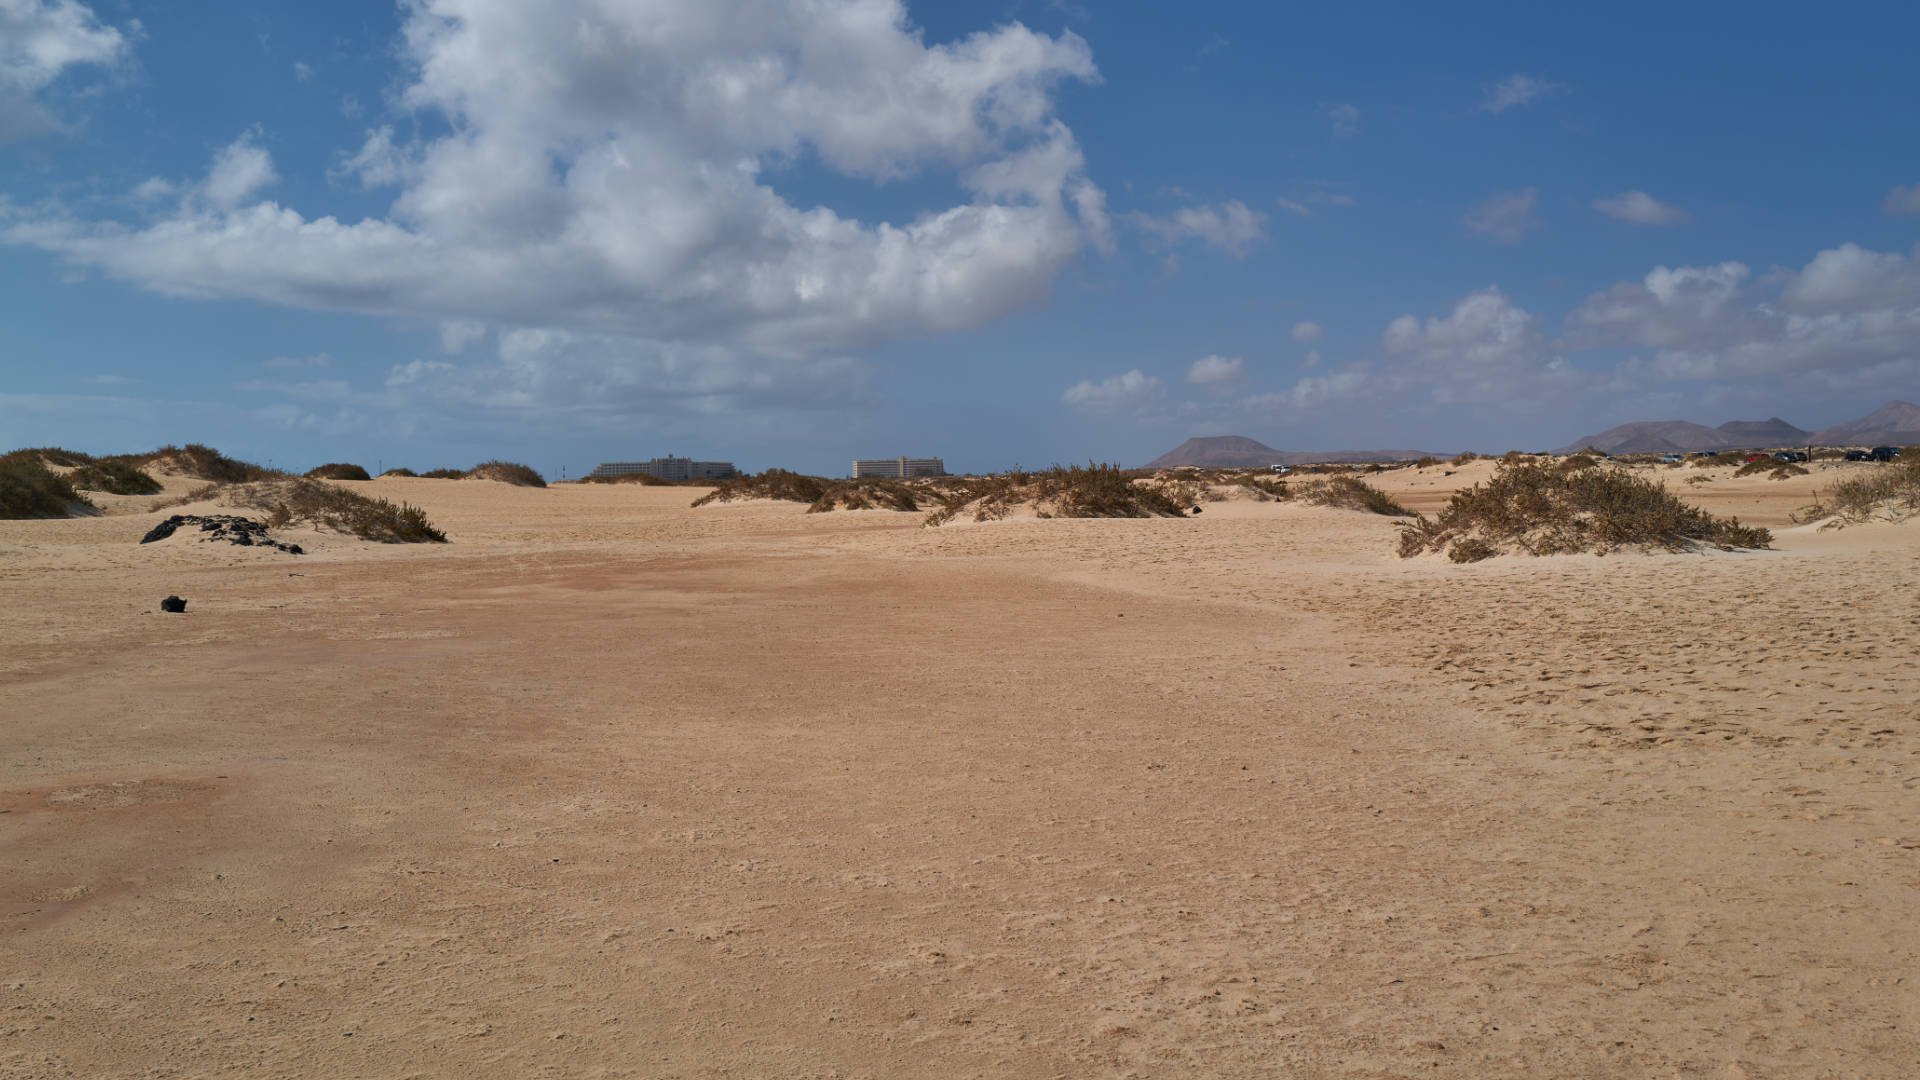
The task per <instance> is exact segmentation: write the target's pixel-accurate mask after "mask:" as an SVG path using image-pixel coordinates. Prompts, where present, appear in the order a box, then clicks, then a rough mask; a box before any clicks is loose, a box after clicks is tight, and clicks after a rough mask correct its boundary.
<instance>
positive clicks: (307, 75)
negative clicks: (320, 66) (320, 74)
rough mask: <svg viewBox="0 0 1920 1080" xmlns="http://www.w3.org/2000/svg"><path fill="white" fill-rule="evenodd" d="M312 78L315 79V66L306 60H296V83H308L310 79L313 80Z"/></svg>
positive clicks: (294, 74)
mask: <svg viewBox="0 0 1920 1080" xmlns="http://www.w3.org/2000/svg"><path fill="white" fill-rule="evenodd" d="M311 78H313V65H312V64H309V63H307V62H306V61H304V60H295V61H294V62H293V79H294V81H295V82H306V81H307V80H308V79H311Z"/></svg>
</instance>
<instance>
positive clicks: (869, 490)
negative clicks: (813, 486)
mask: <svg viewBox="0 0 1920 1080" xmlns="http://www.w3.org/2000/svg"><path fill="white" fill-rule="evenodd" d="M918 509H920V500H919V498H918V496H917V495H916V494H915V492H914V490H913V488H912V487H910V486H908V485H906V484H903V483H901V482H900V481H898V480H885V479H880V478H877V477H861V478H860V479H857V480H847V481H845V482H842V483H837V484H833V485H831V486H830V487H828V488H827V490H826V491H824V492H822V493H821V494H820V497H819V498H817V499H815V500H813V505H812V506H809V507H807V513H809V514H824V513H826V512H828V511H830V510H918Z"/></svg>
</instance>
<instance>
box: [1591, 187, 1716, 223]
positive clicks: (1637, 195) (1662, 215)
mask: <svg viewBox="0 0 1920 1080" xmlns="http://www.w3.org/2000/svg"><path fill="white" fill-rule="evenodd" d="M1593 208H1594V209H1595V210H1598V211H1600V212H1601V213H1603V214H1605V215H1607V216H1608V217H1610V218H1613V219H1615V220H1616V221H1624V222H1627V223H1628V224H1630V225H1679V224H1682V223H1683V222H1687V221H1691V220H1693V215H1691V214H1689V213H1687V212H1686V211H1685V210H1682V209H1680V208H1679V207H1677V206H1668V205H1667V204H1666V203H1663V202H1661V201H1660V200H1658V199H1656V198H1654V197H1653V196H1651V195H1649V194H1647V193H1646V192H1644V191H1623V192H1621V193H1620V194H1618V195H1615V196H1613V197H1611V198H1606V199H1595V200H1593Z"/></svg>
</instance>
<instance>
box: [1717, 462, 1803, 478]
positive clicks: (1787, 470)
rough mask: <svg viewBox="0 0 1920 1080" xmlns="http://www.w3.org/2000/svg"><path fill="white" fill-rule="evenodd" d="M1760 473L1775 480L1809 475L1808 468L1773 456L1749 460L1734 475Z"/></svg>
mask: <svg viewBox="0 0 1920 1080" xmlns="http://www.w3.org/2000/svg"><path fill="white" fill-rule="evenodd" d="M1759 473H1766V474H1767V475H1768V476H1769V477H1771V478H1772V479H1774V480H1785V479H1786V478H1787V477H1789V476H1805V475H1807V470H1806V469H1804V468H1802V467H1800V466H1798V465H1795V464H1793V463H1792V462H1790V461H1775V460H1773V459H1772V458H1762V459H1761V460H1759V461H1749V462H1747V463H1746V464H1745V465H1742V466H1740V469H1739V471H1738V472H1735V473H1734V474H1733V475H1734V476H1735V477H1741V476H1755V475H1757V474H1759Z"/></svg>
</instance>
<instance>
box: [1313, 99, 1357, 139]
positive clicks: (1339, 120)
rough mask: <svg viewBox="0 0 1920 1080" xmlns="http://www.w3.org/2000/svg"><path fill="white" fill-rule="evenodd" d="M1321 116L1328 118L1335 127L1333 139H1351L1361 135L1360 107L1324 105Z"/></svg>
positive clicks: (1321, 108) (1328, 121)
mask: <svg viewBox="0 0 1920 1080" xmlns="http://www.w3.org/2000/svg"><path fill="white" fill-rule="evenodd" d="M1320 115H1321V116H1324V117H1326V118H1327V123H1329V124H1331V125H1332V126H1333V137H1334V138H1336V139H1350V138H1352V137H1354V136H1355V135H1358V134H1360V107H1359V106H1357V105H1322V106H1320Z"/></svg>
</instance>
